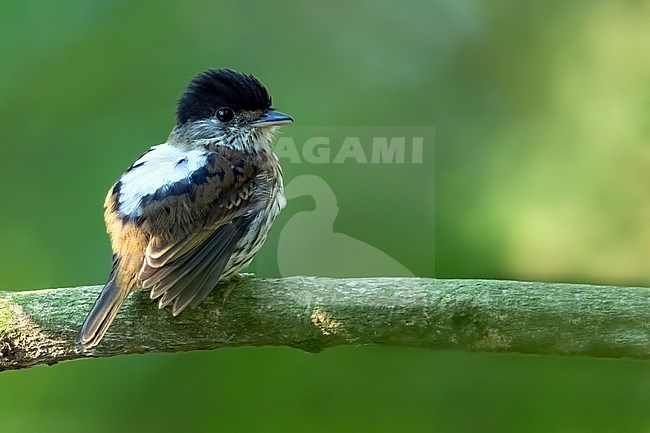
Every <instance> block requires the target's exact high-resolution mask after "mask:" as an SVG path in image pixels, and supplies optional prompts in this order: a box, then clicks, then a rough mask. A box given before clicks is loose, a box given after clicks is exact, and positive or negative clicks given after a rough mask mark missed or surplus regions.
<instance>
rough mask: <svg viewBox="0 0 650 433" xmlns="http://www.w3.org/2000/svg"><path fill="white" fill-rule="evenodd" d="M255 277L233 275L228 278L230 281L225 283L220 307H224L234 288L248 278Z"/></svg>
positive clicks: (251, 275) (253, 275)
mask: <svg viewBox="0 0 650 433" xmlns="http://www.w3.org/2000/svg"><path fill="white" fill-rule="evenodd" d="M253 277H255V274H235V275H233V276H232V277H230V280H228V282H227V283H226V287H225V289H224V292H223V304H222V307H224V308H225V307H226V303H227V302H228V298H230V295H231V294H232V292H233V290H235V287H237V286H238V285H239V284H241V283H242V282H244V281H246V280H247V279H249V278H253Z"/></svg>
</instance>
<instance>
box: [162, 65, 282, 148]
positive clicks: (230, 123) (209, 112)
mask: <svg viewBox="0 0 650 433" xmlns="http://www.w3.org/2000/svg"><path fill="white" fill-rule="evenodd" d="M290 122H293V119H292V118H291V116H289V115H287V114H284V113H280V112H278V111H275V110H274V109H273V108H272V107H271V96H270V95H269V93H268V91H267V90H266V88H265V87H264V86H263V85H262V84H261V83H260V82H259V81H258V80H257V79H256V78H255V77H253V76H252V75H246V74H241V73H239V72H235V71H233V70H231V69H208V70H207V71H205V72H202V73H200V74H199V75H197V76H196V77H194V78H193V79H192V81H191V82H190V84H189V85H188V86H187V89H186V90H185V92H184V93H183V95H181V97H180V99H179V101H178V109H177V110H176V126H175V127H174V131H173V132H172V134H171V136H170V140H169V141H170V142H172V143H173V144H176V145H180V146H183V147H190V148H207V149H211V148H212V149H213V150H214V149H216V148H217V147H218V146H228V147H233V148H237V149H239V150H243V151H255V150H258V149H257V147H259V146H270V143H271V139H272V137H273V134H274V132H275V130H276V129H277V127H278V126H280V125H284V124H286V123H290Z"/></svg>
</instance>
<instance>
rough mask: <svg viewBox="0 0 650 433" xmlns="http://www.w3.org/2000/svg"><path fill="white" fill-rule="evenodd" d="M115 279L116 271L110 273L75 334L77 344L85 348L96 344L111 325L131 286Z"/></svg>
mask: <svg viewBox="0 0 650 433" xmlns="http://www.w3.org/2000/svg"><path fill="white" fill-rule="evenodd" d="M117 280H118V278H117V273H115V272H114V273H112V275H111V277H110V278H109V280H108V282H107V283H106V285H105V286H104V288H103V289H102V292H101V293H100V295H99V297H98V298H97V300H96V301H95V305H93V308H92V310H90V313H88V316H87V317H86V320H84V324H83V325H82V326H81V329H80V330H79V333H78V334H77V339H76V343H77V345H79V346H82V347H84V348H86V349H89V348H91V347H94V346H97V345H98V344H99V342H100V341H101V340H102V338H103V337H104V334H106V331H107V330H108V327H109V326H111V323H112V322H113V319H115V315H116V314H117V312H118V310H119V309H120V307H121V306H122V304H123V303H124V300H125V299H126V297H127V296H128V294H129V291H130V288H131V287H130V285H126V284H118V283H117Z"/></svg>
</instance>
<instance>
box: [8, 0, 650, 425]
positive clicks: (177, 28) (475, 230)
mask: <svg viewBox="0 0 650 433" xmlns="http://www.w3.org/2000/svg"><path fill="white" fill-rule="evenodd" d="M649 14H650V9H649V8H648V3H647V2H644V1H620V2H612V1H604V0H596V1H593V0H592V1H586V0H579V1H574V2H561V1H547V2H537V1H534V0H525V1H522V2H514V1H510V2H508V1H494V2H478V1H471V0H447V1H428V2H424V1H413V2H407V3H398V2H377V1H372V2H371V1H369V0H366V1H361V2H356V3H350V2H329V3H321V4H315V3H314V4H310V3H307V2H304V3H298V2H295V3H291V2H273V3H271V2H265V3H261V2H260V3H252V2H246V1H242V2H238V3H236V2H227V3H226V2H210V1H195V2H186V1H169V2H153V1H143V2H126V1H119V0H113V1H97V0H96V1H91V2H81V1H70V2H65V3H64V2H44V1H31V0H25V1H21V2H18V1H14V0H7V1H4V2H1V3H0V52H1V53H2V57H3V62H2V63H3V67H2V68H0V118H1V119H2V127H1V128H0V160H1V164H2V171H1V176H2V177H1V180H2V182H0V197H1V198H2V207H0V239H2V247H3V248H1V249H0V263H2V265H1V267H0V288H2V289H12V290H25V289H35V288H41V287H62V286H74V285H81V284H90V283H100V282H102V281H103V280H104V278H105V276H106V274H107V272H108V266H109V260H110V251H109V247H108V240H107V237H106V235H105V233H104V226H103V222H102V218H101V214H102V210H101V205H102V203H103V198H104V194H105V192H106V190H107V189H108V187H109V186H110V184H111V183H112V182H113V181H114V180H115V179H116V178H117V176H119V174H120V173H121V172H122V170H123V169H124V168H126V167H127V166H128V165H129V164H130V163H131V162H132V161H133V160H134V159H135V158H136V157H137V156H138V155H140V154H141V153H142V152H143V151H144V150H145V149H146V148H148V147H149V146H151V145H153V144H157V143H160V142H162V141H164V140H165V139H166V136H167V134H168V133H169V130H170V128H171V126H172V125H173V121H174V117H173V108H174V103H175V100H176V98H177V96H178V94H179V93H180V91H181V90H182V88H183V87H184V86H185V85H186V83H187V81H188V80H189V79H190V78H191V77H192V76H193V75H194V74H195V73H197V72H199V71H201V70H203V69H206V68H208V67H222V66H228V67H232V68H234V69H237V70H241V71H245V72H250V73H254V74H255V75H256V76H257V77H258V78H260V80H261V81H262V82H263V83H264V84H265V85H266V86H267V87H268V88H269V89H270V91H271V93H272V95H273V96H274V105H275V106H276V107H278V108H279V109H281V110H283V111H285V112H288V113H290V114H292V115H294V117H295V119H296V124H297V125H302V126H304V127H311V126H313V125H327V126H348V127H354V126H356V125H377V126H411V125H415V126H434V127H435V131H436V137H435V153H434V152H433V150H434V148H433V145H430V146H428V147H427V148H425V153H424V161H423V164H421V165H408V164H407V165H404V166H402V167H398V166H396V165H383V166H372V165H360V164H353V163H350V164H347V163H346V164H344V165H334V164H325V165H313V164H311V165H310V164H291V163H286V161H283V164H284V167H285V173H286V176H287V180H290V179H291V178H293V177H295V176H297V175H300V174H316V175H318V176H321V177H322V178H323V179H326V180H327V182H328V183H329V185H330V187H331V188H332V190H333V191H334V192H335V193H336V196H337V200H338V207H339V213H338V217H337V219H336V222H335V224H334V231H336V232H339V233H344V234H347V235H349V236H352V237H354V238H356V239H359V240H361V241H363V242H365V243H367V244H369V245H372V246H374V247H375V248H378V249H379V250H381V251H383V252H385V253H386V254H388V255H390V256H391V257H393V258H395V259H396V260H398V261H400V262H401V263H403V264H404V265H406V266H407V267H409V269H411V270H412V271H413V272H414V273H415V274H417V275H422V276H434V268H432V267H431V263H432V262H433V251H434V231H435V276H439V277H450V278H470V277H471V278H478V277H480V278H509V279H528V280H533V279H537V280H553V281H580V282H594V283H598V282H601V283H615V284H622V285H628V284H644V285H648V284H650V270H649V268H648V266H647V263H649V262H650V224H648V221H649V220H650V188H648V185H649V177H648V175H647V173H648V167H650V147H649V146H648V145H649V144H650V140H649V138H650V121H649V119H650V79H649V78H650V53H649V51H648V41H649V40H650V26H648V19H649V18H650V17H649ZM290 128H291V127H287V128H286V130H285V134H287V135H289V134H291V133H292V132H291V129H290ZM314 128H315V129H314V131H317V130H318V128H317V127H315V126H314ZM297 131H303V133H304V131H305V130H304V129H303V130H297ZM427 143H430V142H427ZM430 144H431V143H430ZM434 168H435V171H434ZM434 173H435V175H434ZM312 207H313V203H311V202H309V200H303V199H296V200H295V201H294V202H291V203H290V204H289V207H288V208H287V209H285V211H284V212H283V214H282V215H281V217H280V218H279V220H278V223H277V224H276V227H275V228H274V232H273V233H272V234H271V237H270V239H269V244H268V245H267V246H266V247H265V249H264V251H263V252H262V253H261V254H260V257H259V260H258V264H257V268H258V269H259V270H260V271H261V273H263V274H268V275H274V274H277V272H278V271H277V269H276V268H275V267H274V266H273V265H269V262H270V261H272V260H273V258H274V254H275V248H277V243H278V237H279V233H280V230H281V229H282V227H283V225H284V224H286V223H287V221H289V220H290V218H291V217H292V215H295V214H296V213H297V212H298V211H301V210H303V211H304V210H309V209H311V208H312ZM315 248H317V246H315ZM163 313H164V312H163ZM0 414H1V416H0V431H3V432H42V431H52V432H58V431H96V432H113V431H138V432H147V431H157V432H162V431H180V430H182V431H206V432H207V431H265V432H273V431H278V432H287V431H301V432H325V431H327V432H333V431H386V432H394V431H408V432H419V431H422V432H424V431H436V432H550V431H552V432H609V431H620V432H623V431H625V432H642V431H648V429H650V364H649V363H647V362H633V361H629V360H593V359H576V358H557V357H551V356H549V357H530V356H520V355H490V354H468V353H459V352H445V351H439V352H430V351H423V350H411V349H401V348H384V347H367V348H340V349H331V350H327V351H325V352H323V353H321V354H318V355H311V354H305V353H300V352H297V351H294V350H289V349H282V348H258V349H253V348H242V349H236V350H230V349H224V350H216V351H212V352H196V353H184V354H166V355H162V354H150V355H146V356H129V357H122V358H114V359H102V360H94V361H80V362H68V363H64V364H62V365H58V366H55V367H49V368H48V367H39V368H34V369H31V370H27V371H21V372H5V373H2V374H0Z"/></svg>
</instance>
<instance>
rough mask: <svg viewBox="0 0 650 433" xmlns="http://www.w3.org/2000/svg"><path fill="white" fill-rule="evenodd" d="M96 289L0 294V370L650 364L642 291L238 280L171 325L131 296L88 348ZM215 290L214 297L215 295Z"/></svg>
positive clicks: (647, 295)
mask: <svg viewBox="0 0 650 433" xmlns="http://www.w3.org/2000/svg"><path fill="white" fill-rule="evenodd" d="M100 289H101V287H100V286H91V287H77V288H68V289H50V290H37V291H30V292H0V370H6V369H20V368H26V367H31V366H33V365H36V364H41V363H47V364H55V363H57V362H59V361H63V360H67V359H76V358H84V357H107V356H113V355H121V354H128V353H143V352H151V351H161V352H175V351H184V350H196V349H214V348H217V347H234V346H267V345H270V346H290V347H295V348H298V349H303V350H307V351H310V352H317V351H319V350H322V349H324V348H327V347H332V346H338V345H347V344H352V345H361V344H388V345H396V346H417V347H427V348H432V349H442V348H455V349H462V350H469V351H490V352H523V353H535V354H560V355H590V356H600V357H632V358H650V289H647V288H627V287H611V286H589V285H584V284H555V283H530V282H518V281H487V280H434V279H425V278H364V279H334V278H320V277H291V278H280V279H258V278H254V277H250V276H247V277H245V278H244V279H243V280H242V281H241V282H240V283H239V284H238V285H237V287H236V288H235V289H234V291H233V293H232V294H231V295H230V297H228V299H227V303H226V305H225V306H224V305H223V296H220V295H219V294H216V295H215V294H213V295H211V296H210V297H208V299H206V300H205V301H204V302H203V304H202V305H201V306H200V307H199V308H197V309H195V310H190V311H185V312H183V313H182V314H181V315H180V316H178V317H173V316H172V315H171V314H170V311H169V310H168V309H165V310H158V309H157V308H156V306H155V304H152V302H151V301H150V300H149V299H148V296H147V293H144V292H136V293H135V294H132V295H131V296H130V298H129V299H128V300H127V302H126V303H125V304H124V306H123V307H122V309H121V311H120V313H119V314H118V316H117V318H116V320H115V322H114V323H113V325H112V326H111V328H110V329H109V331H108V333H107V334H106V336H105V338H104V340H103V341H102V342H101V343H100V345H99V346H98V347H96V348H95V349H93V350H90V351H83V350H77V349H76V348H75V346H74V342H73V341H74V336H75V334H76V332H77V329H78V328H79V326H80V325H81V322H82V321H83V319H84V317H85V315H86V314H87V313H88V311H89V310H90V307H91V305H92V303H93V302H94V300H95V298H96V297H97V294H98V293H99V290H100ZM215 292H216V291H215Z"/></svg>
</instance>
